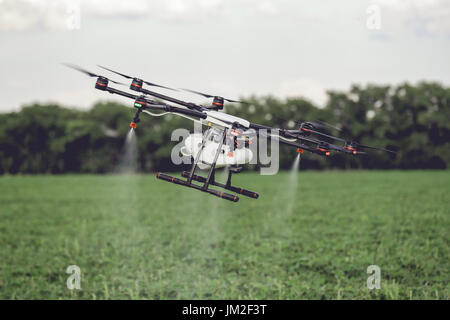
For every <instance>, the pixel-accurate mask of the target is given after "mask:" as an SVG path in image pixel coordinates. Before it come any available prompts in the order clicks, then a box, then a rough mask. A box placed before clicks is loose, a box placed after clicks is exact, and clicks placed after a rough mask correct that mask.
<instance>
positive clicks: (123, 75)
mask: <svg viewBox="0 0 450 320" xmlns="http://www.w3.org/2000/svg"><path fill="white" fill-rule="evenodd" d="M97 66H99V67H100V68H102V69H105V70H108V71H110V72H113V73H115V74H118V75H119V76H122V77H124V78H127V79H137V78H136V77H132V76H129V75H126V74H123V73H120V72H118V71H114V70H111V69H109V68H106V67H103V66H101V65H97ZM142 82H144V83H145V84H147V85H149V86H153V87H159V88H164V89H168V90H172V91H178V90H176V89H172V88H169V87H165V86H162V85H159V84H156V83H153V82H149V81H145V80H142Z"/></svg>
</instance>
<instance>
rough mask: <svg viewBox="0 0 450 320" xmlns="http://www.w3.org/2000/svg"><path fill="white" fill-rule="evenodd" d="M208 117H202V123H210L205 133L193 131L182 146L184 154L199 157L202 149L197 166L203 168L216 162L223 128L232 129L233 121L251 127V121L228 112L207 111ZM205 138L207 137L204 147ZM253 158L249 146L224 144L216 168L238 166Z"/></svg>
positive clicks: (207, 167)
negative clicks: (236, 146) (239, 146)
mask: <svg viewBox="0 0 450 320" xmlns="http://www.w3.org/2000/svg"><path fill="white" fill-rule="evenodd" d="M207 114H208V117H207V118H206V119H202V120H201V123H202V124H205V125H208V126H209V127H210V129H208V130H207V131H206V132H205V134H201V133H192V134H190V135H189V136H188V137H187V138H186V140H185V145H184V146H183V147H182V148H181V153H182V154H183V156H187V157H193V158H194V159H195V158H196V157H197V155H198V153H199V152H200V151H201V154H200V158H199V161H198V163H197V166H198V167H199V168H200V169H202V170H205V169H209V168H210V167H211V164H212V163H214V158H215V156H216V152H217V150H218V148H219V147H220V145H221V139H222V134H223V130H225V129H231V127H232V124H233V123H238V124H239V125H240V126H241V127H244V128H249V127H250V123H249V122H248V121H247V120H245V119H242V118H239V117H235V116H232V115H229V114H226V113H222V112H217V111H207ZM203 139H206V141H205V145H204V147H203V149H202V143H203ZM252 159H253V152H252V151H251V150H250V149H249V148H240V149H233V150H232V149H231V148H230V146H229V145H227V144H222V147H221V149H220V153H219V155H218V158H217V161H216V168H222V167H225V166H238V165H243V164H246V163H249V162H250V161H251V160H252Z"/></svg>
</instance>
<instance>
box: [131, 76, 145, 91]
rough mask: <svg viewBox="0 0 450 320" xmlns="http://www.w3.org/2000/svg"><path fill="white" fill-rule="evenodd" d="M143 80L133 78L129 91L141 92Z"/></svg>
mask: <svg viewBox="0 0 450 320" xmlns="http://www.w3.org/2000/svg"><path fill="white" fill-rule="evenodd" d="M143 82H144V81H143V80H141V79H138V78H133V81H132V82H131V84H130V89H131V90H134V91H141V89H142V84H143Z"/></svg>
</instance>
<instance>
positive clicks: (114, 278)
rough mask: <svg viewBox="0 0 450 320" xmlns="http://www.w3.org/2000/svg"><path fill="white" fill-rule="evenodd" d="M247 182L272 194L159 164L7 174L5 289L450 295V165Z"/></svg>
mask: <svg viewBox="0 0 450 320" xmlns="http://www.w3.org/2000/svg"><path fill="white" fill-rule="evenodd" d="M234 180H235V184H236V185H238V186H242V187H246V188H248V189H250V190H255V191H258V192H259V193H260V198H259V199H258V200H253V199H249V198H245V197H241V199H240V201H239V202H238V203H232V202H229V201H226V200H222V199H219V198H216V197H214V196H211V195H207V194H203V193H200V192H197V191H194V190H191V189H187V188H183V187H181V186H176V185H173V184H169V183H166V182H163V181H160V180H157V179H156V178H155V176H154V175H136V176H120V175H108V176H86V175H85V176H83V175H74V176H23V177H2V178H0V248H1V249H0V298H1V299H39V298H41V299H80V298H81V299H411V298H412V299H449V298H450V292H449V271H450V263H449V256H450V255H449V230H450V205H449V191H450V171H415V172H399V171H391V172H383V171H374V172H368V171H363V172H355V171H354V172H300V173H299V174H298V175H297V176H295V177H294V179H293V178H292V177H291V175H290V173H288V172H286V173H279V174H278V175H276V176H260V175H257V174H250V173H243V174H241V175H237V176H236V177H235V178H234ZM69 265H77V266H79V267H80V268H81V288H82V290H79V291H77V290H69V289H67V287H66V280H67V277H68V276H69V275H68V274H66V268H67V267H68V266H69ZM369 265H378V266H379V267H380V268H381V289H380V290H376V289H375V290H368V289H367V287H366V281H367V277H368V276H369V275H368V274H367V272H366V270H367V267H368V266H369Z"/></svg>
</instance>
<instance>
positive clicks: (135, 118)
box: [130, 109, 142, 129]
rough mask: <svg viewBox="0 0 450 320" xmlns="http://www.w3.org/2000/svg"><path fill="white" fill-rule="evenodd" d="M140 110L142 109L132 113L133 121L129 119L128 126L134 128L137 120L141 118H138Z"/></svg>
mask: <svg viewBox="0 0 450 320" xmlns="http://www.w3.org/2000/svg"><path fill="white" fill-rule="evenodd" d="M141 112H142V109H139V110H138V111H137V112H136V114H135V115H134V118H133V121H131V123H130V127H131V128H133V129H136V127H137V123H138V122H139V121H141V119H140V118H139V115H140V114H141Z"/></svg>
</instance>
